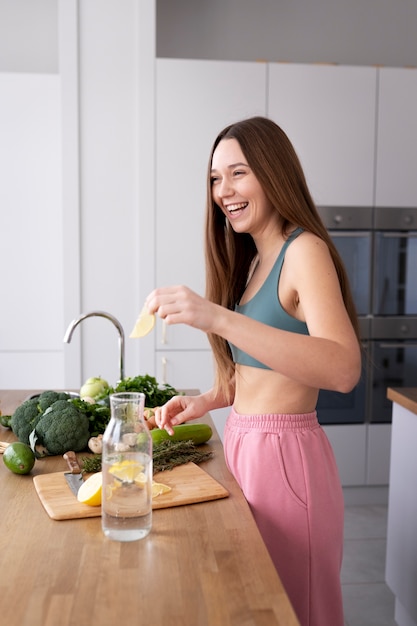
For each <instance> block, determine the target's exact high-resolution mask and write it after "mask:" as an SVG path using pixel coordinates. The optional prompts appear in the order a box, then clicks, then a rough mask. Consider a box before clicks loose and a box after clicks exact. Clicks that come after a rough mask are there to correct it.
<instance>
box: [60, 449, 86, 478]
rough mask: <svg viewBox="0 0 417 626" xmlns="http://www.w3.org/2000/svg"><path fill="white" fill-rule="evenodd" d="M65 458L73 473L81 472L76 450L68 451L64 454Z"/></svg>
mask: <svg viewBox="0 0 417 626" xmlns="http://www.w3.org/2000/svg"><path fill="white" fill-rule="evenodd" d="M64 459H65V460H66V462H67V465H68V467H69V470H70V472H71V474H81V472H82V470H81V467H80V466H79V464H78V461H77V457H76V455H75V452H72V451H70V452H66V453H65V454H64Z"/></svg>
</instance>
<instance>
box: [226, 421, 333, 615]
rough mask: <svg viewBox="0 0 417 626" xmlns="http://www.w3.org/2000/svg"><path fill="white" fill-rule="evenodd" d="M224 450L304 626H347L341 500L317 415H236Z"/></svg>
mask: <svg viewBox="0 0 417 626" xmlns="http://www.w3.org/2000/svg"><path fill="white" fill-rule="evenodd" d="M224 451H225V457H226V463H227V465H228V467H229V469H230V471H231V472H232V474H233V475H234V477H235V478H236V480H237V482H238V483H239V485H240V487H241V489H242V491H243V493H244V495H245V498H246V499H247V501H248V503H249V506H250V508H251V510H252V513H253V516H254V518H255V520H256V523H257V525H258V528H259V530H260V533H261V535H262V537H263V540H264V542H265V544H266V547H267V548H268V551H269V553H270V555H271V558H272V560H273V562H274V564H275V567H276V569H277V571H278V574H279V576H280V578H281V581H282V583H283V585H284V587H285V590H286V591H287V594H288V596H289V598H290V600H291V603H292V605H293V607H294V610H295V612H296V614H297V617H298V619H299V621H300V624H301V626H343V623H344V622H343V604H342V593H341V586H340V567H341V564H342V556H343V515H344V504H343V493H342V488H341V484H340V479H339V474H338V470H337V466H336V463H335V459H334V455H333V451H332V448H331V446H330V443H329V441H328V439H327V437H326V434H325V433H324V431H323V429H322V428H321V427H320V425H319V423H318V421H317V416H316V413H315V412H313V413H304V414H300V415H293V414H291V415H239V414H237V413H236V412H235V411H234V410H233V409H232V412H231V414H230V415H229V417H228V419H227V422H226V426H225V432H224Z"/></svg>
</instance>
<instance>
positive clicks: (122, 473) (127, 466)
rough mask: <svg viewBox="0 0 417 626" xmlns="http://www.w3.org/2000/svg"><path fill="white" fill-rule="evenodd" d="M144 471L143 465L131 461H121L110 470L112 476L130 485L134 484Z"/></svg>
mask: <svg viewBox="0 0 417 626" xmlns="http://www.w3.org/2000/svg"><path fill="white" fill-rule="evenodd" d="M142 471H143V465H141V464H140V463H138V462H137V461H129V460H128V459H125V460H124V461H120V463H113V465H112V466H111V468H110V469H109V472H110V474H112V476H114V477H115V478H118V479H119V480H121V481H125V482H129V483H133V482H134V481H135V480H136V478H137V477H138V476H139V474H140V473H141V472H142Z"/></svg>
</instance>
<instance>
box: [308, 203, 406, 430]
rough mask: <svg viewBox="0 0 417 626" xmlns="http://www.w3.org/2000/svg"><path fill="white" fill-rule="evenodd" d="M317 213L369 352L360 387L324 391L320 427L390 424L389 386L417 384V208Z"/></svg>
mask: <svg viewBox="0 0 417 626" xmlns="http://www.w3.org/2000/svg"><path fill="white" fill-rule="evenodd" d="M319 210H320V214H321V216H322V219H323V222H324V224H325V226H326V227H327V229H328V231H329V233H330V234H331V236H332V239H333V241H334V243H335V245H336V247H337V249H338V251H339V253H340V255H341V257H342V259H343V261H344V263H345V266H346V270H347V273H348V276H349V280H350V284H351V288H352V292H353V297H354V300H355V304H356V308H357V312H358V316H359V323H360V328H361V339H362V342H363V347H364V359H363V371H362V376H361V380H360V382H359V384H358V385H357V387H356V388H355V389H354V390H353V391H352V392H351V393H349V394H336V393H334V392H330V391H321V392H320V395H319V402H318V407H317V409H318V417H319V421H320V422H321V423H322V424H354V423H386V422H390V421H391V412H392V405H391V402H390V401H388V400H387V398H386V392H387V387H410V386H415V385H416V383H417V208H409V209H405V208H390V207H375V208H372V207H321V208H320V209H319Z"/></svg>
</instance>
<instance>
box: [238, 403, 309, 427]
mask: <svg viewBox="0 0 417 626" xmlns="http://www.w3.org/2000/svg"><path fill="white" fill-rule="evenodd" d="M227 426H228V427H231V428H233V429H241V430H252V431H253V430H259V431H262V432H268V433H280V432H282V431H302V430H313V429H314V428H318V427H319V422H318V420H317V412H316V411H312V412H311V413H261V414H260V415H244V414H242V413H236V411H235V410H234V408H233V407H232V409H231V413H230V415H229V417H228V418H227Z"/></svg>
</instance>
